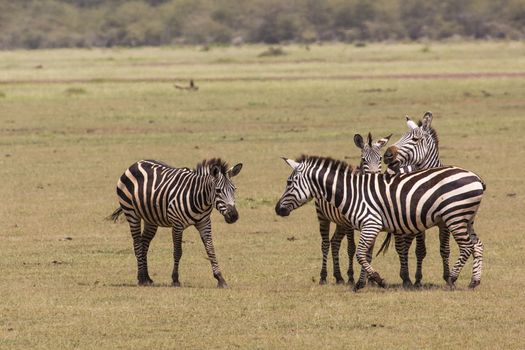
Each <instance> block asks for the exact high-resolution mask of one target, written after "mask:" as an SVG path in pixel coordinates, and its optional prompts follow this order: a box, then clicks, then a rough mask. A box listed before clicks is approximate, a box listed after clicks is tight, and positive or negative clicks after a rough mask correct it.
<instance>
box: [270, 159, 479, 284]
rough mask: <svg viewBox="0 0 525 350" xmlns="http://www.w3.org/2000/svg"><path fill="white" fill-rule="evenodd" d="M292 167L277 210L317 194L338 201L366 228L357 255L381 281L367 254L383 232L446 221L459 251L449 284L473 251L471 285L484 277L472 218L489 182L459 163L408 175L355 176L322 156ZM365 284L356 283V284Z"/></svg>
mask: <svg viewBox="0 0 525 350" xmlns="http://www.w3.org/2000/svg"><path fill="white" fill-rule="evenodd" d="M287 163H288V164H289V165H290V166H291V167H292V168H293V172H292V174H291V175H290V177H289V178H288V181H287V186H286V190H285V192H284V194H283V195H282V196H281V198H280V199H279V201H278V202H277V205H276V208H275V209H276V213H277V214H278V215H280V216H287V215H289V214H290V212H291V211H292V210H294V209H296V208H298V207H300V206H301V205H303V204H305V203H306V202H307V201H309V200H310V199H312V198H316V199H323V200H326V201H328V202H330V203H331V204H332V205H334V206H336V207H337V208H338V209H339V210H340V211H341V213H342V214H343V215H344V216H345V217H346V218H348V220H349V221H350V222H351V223H352V225H353V227H355V228H358V229H359V230H360V231H361V236H360V239H359V244H358V247H357V260H358V262H359V263H360V264H361V265H362V266H363V267H364V268H365V270H366V272H367V274H368V275H369V276H371V277H372V278H373V279H374V280H375V281H376V282H377V283H378V284H379V285H382V286H384V285H385V283H384V281H383V279H382V278H381V277H380V275H379V273H377V272H376V271H375V270H374V269H373V268H372V266H371V264H370V263H368V261H367V259H366V253H367V251H368V249H369V247H370V246H371V245H372V244H373V242H374V241H375V238H376V236H377V234H378V233H379V232H380V231H381V230H384V231H387V232H392V233H394V234H397V235H400V234H417V233H418V232H421V231H424V230H425V229H427V228H429V227H433V226H436V225H438V224H443V225H444V226H445V227H446V228H447V229H448V230H449V231H450V232H451V233H452V235H453V237H454V239H455V240H456V242H457V243H458V246H459V249H460V256H459V258H458V261H457V262H456V264H455V266H454V268H453V269H452V271H451V273H450V277H449V280H448V282H447V284H448V285H449V286H450V287H451V288H453V287H454V282H455V280H456V279H457V277H458V275H459V273H460V271H461V269H462V267H463V266H464V264H465V261H466V259H467V258H468V257H469V255H470V254H471V253H472V252H473V253H474V265H473V273H472V280H471V284H470V286H471V287H475V286H477V285H478V284H479V282H480V279H481V271H482V261H483V244H482V242H481V240H479V239H478V238H477V236H476V233H475V232H474V229H473V222H474V217H475V215H476V212H477V210H478V208H479V205H480V202H481V199H482V197H483V191H484V187H485V186H484V184H483V182H482V180H481V179H480V178H479V177H478V176H477V175H476V174H474V173H472V172H470V171H467V170H463V169H460V168H456V167H446V168H432V169H427V170H420V171H416V172H412V173H409V174H403V175H396V176H388V175H383V174H364V175H355V174H353V173H352V168H351V167H350V166H348V165H347V164H346V163H344V162H341V161H337V160H333V159H330V158H322V157H308V156H303V157H302V158H300V159H298V160H297V161H294V160H291V159H288V160H287ZM361 287H362V284H361V283H357V284H356V287H355V289H359V288H361Z"/></svg>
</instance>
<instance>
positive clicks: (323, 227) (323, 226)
mask: <svg viewBox="0 0 525 350" xmlns="http://www.w3.org/2000/svg"><path fill="white" fill-rule="evenodd" d="M319 233H320V234H321V252H322V254H323V261H322V265H321V274H320V278H319V284H326V276H327V275H328V272H327V270H326V264H327V260H328V250H329V249H330V236H329V235H330V221H328V220H325V219H321V218H319Z"/></svg>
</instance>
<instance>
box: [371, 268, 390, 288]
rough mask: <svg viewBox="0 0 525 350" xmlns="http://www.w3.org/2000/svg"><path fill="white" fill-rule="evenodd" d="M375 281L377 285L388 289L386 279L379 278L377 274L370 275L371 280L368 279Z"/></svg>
mask: <svg viewBox="0 0 525 350" xmlns="http://www.w3.org/2000/svg"><path fill="white" fill-rule="evenodd" d="M371 279H372V280H373V281H374V282H375V283H377V285H378V286H379V287H381V288H386V287H387V284H386V282H385V280H384V279H382V278H381V276H379V273H377V272H374V273H373V274H372V275H370V278H369V279H368V280H369V281H370V280H371Z"/></svg>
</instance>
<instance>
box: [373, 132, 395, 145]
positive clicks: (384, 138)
mask: <svg viewBox="0 0 525 350" xmlns="http://www.w3.org/2000/svg"><path fill="white" fill-rule="evenodd" d="M391 137H392V134H390V135H388V136H386V137H383V138H382V139H379V140H377V142H376V146H378V147H379V148H381V147H383V146H384V145H386V144H387V143H388V141H389V140H390V138H391Z"/></svg>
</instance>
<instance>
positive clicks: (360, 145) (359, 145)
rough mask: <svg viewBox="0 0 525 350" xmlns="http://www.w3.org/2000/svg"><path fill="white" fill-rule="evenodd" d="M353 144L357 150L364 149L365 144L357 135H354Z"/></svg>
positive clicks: (361, 137)
mask: <svg viewBox="0 0 525 350" xmlns="http://www.w3.org/2000/svg"><path fill="white" fill-rule="evenodd" d="M354 143H355V145H356V146H357V148H360V149H363V147H365V143H364V141H363V136H361V135H359V134H355V135H354Z"/></svg>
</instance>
